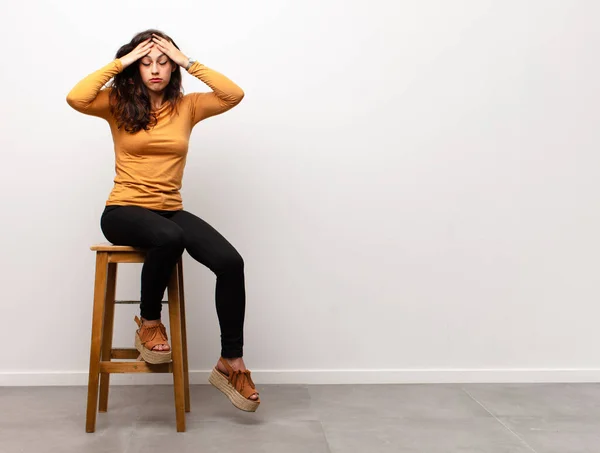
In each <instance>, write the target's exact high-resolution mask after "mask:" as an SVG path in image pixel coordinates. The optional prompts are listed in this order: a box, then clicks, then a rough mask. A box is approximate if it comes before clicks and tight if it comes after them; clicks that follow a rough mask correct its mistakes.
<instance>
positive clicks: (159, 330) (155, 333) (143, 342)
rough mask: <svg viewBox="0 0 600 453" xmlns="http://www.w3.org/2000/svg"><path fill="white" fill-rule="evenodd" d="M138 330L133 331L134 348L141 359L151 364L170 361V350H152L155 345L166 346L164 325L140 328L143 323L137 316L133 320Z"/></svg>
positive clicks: (166, 339)
mask: <svg viewBox="0 0 600 453" xmlns="http://www.w3.org/2000/svg"><path fill="white" fill-rule="evenodd" d="M134 320H135V322H136V324H137V325H138V327H139V329H138V330H136V331H135V348H136V349H137V350H138V352H139V353H140V355H141V357H142V359H143V360H144V361H145V362H147V363H151V364H154V365H156V364H159V363H168V362H170V361H171V350H170V349H169V350H168V351H155V350H153V349H152V348H153V347H154V346H156V345H157V344H166V343H167V341H168V338H167V330H166V328H165V326H164V324H162V323H160V324H158V325H155V326H150V327H142V326H143V323H142V321H141V320H140V318H138V317H137V316H136V317H135V318H134Z"/></svg>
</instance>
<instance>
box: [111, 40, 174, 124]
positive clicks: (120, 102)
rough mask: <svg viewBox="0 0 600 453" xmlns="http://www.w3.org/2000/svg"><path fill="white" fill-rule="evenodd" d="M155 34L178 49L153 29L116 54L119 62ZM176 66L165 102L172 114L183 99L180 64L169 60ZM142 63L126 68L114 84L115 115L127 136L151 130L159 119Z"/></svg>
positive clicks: (113, 81) (113, 105) (112, 98)
mask: <svg viewBox="0 0 600 453" xmlns="http://www.w3.org/2000/svg"><path fill="white" fill-rule="evenodd" d="M152 33H156V34H157V35H159V36H161V37H163V38H164V39H168V40H169V41H171V42H172V43H173V45H174V46H175V47H177V48H178V49H179V47H178V46H177V44H175V42H174V41H173V40H172V39H171V38H170V37H169V36H167V35H166V34H165V33H163V32H161V31H160V30H155V29H149V30H145V31H142V32H140V33H138V34H137V35H135V36H134V37H133V38H132V39H131V41H130V42H129V43H127V44H125V45H124V46H122V47H121V48H120V49H119V50H118V51H117V53H116V55H115V58H121V57H123V56H125V55H127V54H128V53H129V52H131V51H132V50H133V49H135V48H136V47H137V46H138V44H140V43H141V42H142V41H145V40H146V39H148V38H151V37H152ZM169 61H170V62H171V64H172V65H174V66H175V67H176V69H175V71H173V72H172V73H171V80H170V81H169V84H168V85H167V86H166V87H165V95H164V101H163V102H168V103H169V105H170V106H169V109H168V112H169V113H170V112H172V111H173V110H175V111H176V110H177V103H178V101H179V99H181V97H182V96H183V93H182V87H181V69H180V67H179V65H178V64H177V63H175V62H174V61H173V60H171V59H170V58H169ZM137 63H138V62H135V63H134V64H132V65H130V66H128V67H126V68H125V69H124V70H123V71H122V72H120V73H119V74H117V75H116V76H115V77H114V78H113V80H112V83H111V85H110V86H111V88H112V90H111V92H110V105H111V112H112V114H113V115H114V117H115V118H116V120H117V127H118V128H119V129H120V128H121V127H123V128H124V129H125V130H126V131H127V132H130V133H132V134H133V133H135V132H138V131H140V130H142V129H144V130H148V129H150V128H151V127H153V126H155V125H156V122H157V120H158V119H157V117H156V115H155V114H154V113H153V112H152V109H151V107H152V106H151V104H150V95H149V93H148V88H146V85H144V82H143V81H142V77H141V76H140V70H139V65H138V64H137Z"/></svg>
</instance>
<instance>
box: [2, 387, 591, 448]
mask: <svg viewBox="0 0 600 453" xmlns="http://www.w3.org/2000/svg"><path fill="white" fill-rule="evenodd" d="M258 388H259V391H260V392H261V400H262V401H263V402H262V405H261V407H260V408H259V410H258V411H257V412H256V413H254V414H250V413H245V412H242V411H239V410H237V409H236V408H234V407H233V406H232V405H231V403H229V401H228V400H227V399H226V398H225V397H224V396H223V395H222V394H221V393H220V392H219V391H218V390H216V389H214V388H212V387H211V386H209V385H196V386H192V389H191V398H192V412H191V413H189V414H188V415H187V432H186V433H179V434H178V433H176V432H175V414H174V409H173V393H172V387H171V386H166V385H165V386H113V387H112V388H111V398H110V401H109V412H108V413H103V414H98V419H97V429H96V433H94V434H86V433H85V429H84V418H85V399H86V388H85V387H3V388H0V452H1V453H17V452H19V453H29V452H35V453H46V452H48V453H55V452H56V453H70V452H77V453H86V452H92V453H96V452H111V453H118V452H126V453H138V452H140V453H141V452H143V453H153V452H165V453H171V452H176V453H187V452H194V453H197V452H206V453H209V452H221V451H226V452H228V453H236V452H244V453H255V452H263V453H270V452H277V453H296V452H310V453H313V452H314V453H321V452H323V453H325V452H333V453H342V452H343V453H352V452H361V453H400V452H426V453H438V452H460V453H467V452H485V453H504V452H514V453H521V452H539V453H550V452H552V453H554V452H556V453H583V452H586V453H591V452H593V453H600V384H475V385H322V386H318V385H263V386H261V385H259V386H258Z"/></svg>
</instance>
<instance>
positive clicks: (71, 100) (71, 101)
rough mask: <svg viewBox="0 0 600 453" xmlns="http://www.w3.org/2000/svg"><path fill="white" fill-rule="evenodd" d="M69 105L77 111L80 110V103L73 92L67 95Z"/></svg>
mask: <svg viewBox="0 0 600 453" xmlns="http://www.w3.org/2000/svg"><path fill="white" fill-rule="evenodd" d="M67 104H69V105H70V106H71V107H72V108H74V109H75V110H78V106H79V102H78V99H77V98H76V97H75V96H74V95H73V92H70V93H69V94H67Z"/></svg>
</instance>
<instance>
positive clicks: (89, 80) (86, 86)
mask: <svg viewBox="0 0 600 453" xmlns="http://www.w3.org/2000/svg"><path fill="white" fill-rule="evenodd" d="M122 70H123V64H122V63H121V60H119V59H118V58H117V59H115V60H113V61H111V62H110V63H109V64H107V65H106V66H104V67H102V68H100V69H98V70H97V71H95V72H92V73H91V74H89V75H88V76H86V77H84V78H83V79H82V80H80V81H79V82H78V83H77V84H76V85H75V86H74V87H73V89H72V90H71V91H70V92H69V94H67V103H68V104H69V105H70V106H71V107H73V108H74V109H75V110H77V111H78V112H81V113H85V114H86V115H93V116H99V117H100V118H104V119H106V120H108V118H109V116H110V105H109V96H108V95H109V90H103V89H102V87H103V86H104V85H106V83H108V81H109V80H110V79H112V78H113V77H114V76H115V75H117V74H118V73H120V72H121V71H122Z"/></svg>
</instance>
